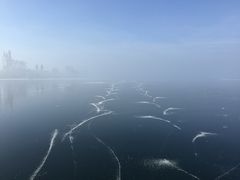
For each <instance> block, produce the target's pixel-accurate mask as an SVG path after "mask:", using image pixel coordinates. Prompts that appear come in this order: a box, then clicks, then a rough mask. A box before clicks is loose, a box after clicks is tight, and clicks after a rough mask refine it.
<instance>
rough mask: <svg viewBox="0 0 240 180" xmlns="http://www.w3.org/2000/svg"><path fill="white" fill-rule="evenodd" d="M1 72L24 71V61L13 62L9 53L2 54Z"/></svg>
mask: <svg viewBox="0 0 240 180" xmlns="http://www.w3.org/2000/svg"><path fill="white" fill-rule="evenodd" d="M2 63H3V70H5V71H12V70H25V69H26V63H25V62H24V61H18V60H14V59H13V58H12V53H11V51H8V52H5V53H3V60H2Z"/></svg>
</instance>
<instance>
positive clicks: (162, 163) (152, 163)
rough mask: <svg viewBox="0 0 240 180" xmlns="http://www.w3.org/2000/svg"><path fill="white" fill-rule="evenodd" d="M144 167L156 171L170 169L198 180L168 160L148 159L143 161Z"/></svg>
mask: <svg viewBox="0 0 240 180" xmlns="http://www.w3.org/2000/svg"><path fill="white" fill-rule="evenodd" d="M144 165H145V166H147V167H150V168H156V169H164V168H171V169H175V170H177V171H180V172H183V173H184V174H186V175H188V176H191V177H193V178H194V179H198V180H200V178H198V177H197V176H195V175H193V174H191V173H190V172H188V171H186V170H184V169H182V168H180V167H179V166H178V165H177V163H176V162H175V161H172V160H168V159H150V160H145V161H144Z"/></svg>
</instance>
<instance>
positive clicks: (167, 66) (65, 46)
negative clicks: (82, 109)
mask: <svg viewBox="0 0 240 180" xmlns="http://www.w3.org/2000/svg"><path fill="white" fill-rule="evenodd" d="M239 7H240V3H239V2H238V1H231V2H229V1H228V2H227V1H217V0H214V1H201V2H196V1H194V2H193V1H186V0H184V1H181V2H179V1H176V0H175V1H157V0H151V1H136V0H132V1H126V0H124V1H121V2H115V1H109V0H107V1H101V2H99V1H97V0H90V1H89V0H88V1H86V0H82V1H74V0H73V1H67V2H66V1H51V2H49V1H46V0H44V1H41V2H38V1H28V0H24V1H21V2H19V1H16V0H8V1H7V0H1V1H0V27H1V28H0V40H1V43H0V54H2V53H3V52H4V51H7V50H11V51H12V54H13V57H14V58H16V59H19V60H23V61H26V62H27V65H28V66H29V67H34V66H35V65H36V64H44V65H45V66H46V67H48V68H49V69H51V68H53V67H57V68H60V69H61V68H63V67H65V66H68V65H71V66H74V67H75V68H77V69H78V70H79V71H81V72H83V73H84V74H85V75H86V76H87V77H89V78H92V79H96V78H98V79H101V78H102V79H108V78H109V77H111V78H112V79H136V80H139V79H140V80H141V79H144V80H155V79H160V80H164V79H171V80H175V79H176V80H179V79H191V80H194V79H196V80H205V79H211V78H214V79H222V78H240V73H239V70H238V66H239V65H240V63H239V62H240V61H239V57H240V51H239V49H240V41H239V39H240V25H239V23H238V20H239V17H240V12H239Z"/></svg>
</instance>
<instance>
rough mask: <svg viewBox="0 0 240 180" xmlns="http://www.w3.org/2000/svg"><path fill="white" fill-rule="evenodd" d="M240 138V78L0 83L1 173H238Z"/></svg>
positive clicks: (216, 177)
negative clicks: (212, 80) (144, 81)
mask: <svg viewBox="0 0 240 180" xmlns="http://www.w3.org/2000/svg"><path fill="white" fill-rule="evenodd" d="M239 137H240V82H239V81H228V80H222V81H217V82H210V83H195V84H194V83H193V84H188V83H170V82H158V83H157V82H156V83H135V82H134V83H133V82H132V83H130V82H117V83H114V82H83V81H80V80H48V81H47V80H38V81H37V80H35V81H34V80H32V81H28V80H22V81H18V80H12V81H8V80H5V81H0V179H1V180H14V179H16V180H28V179H29V180H34V179H35V180H53V179H57V180H77V179H83V180H98V179H99V180H146V179H147V180H155V179H162V180H179V179H184V180H188V179H189V180H194V179H202V180H220V179H221V180H230V179H231V180H237V179H240V141H239Z"/></svg>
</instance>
